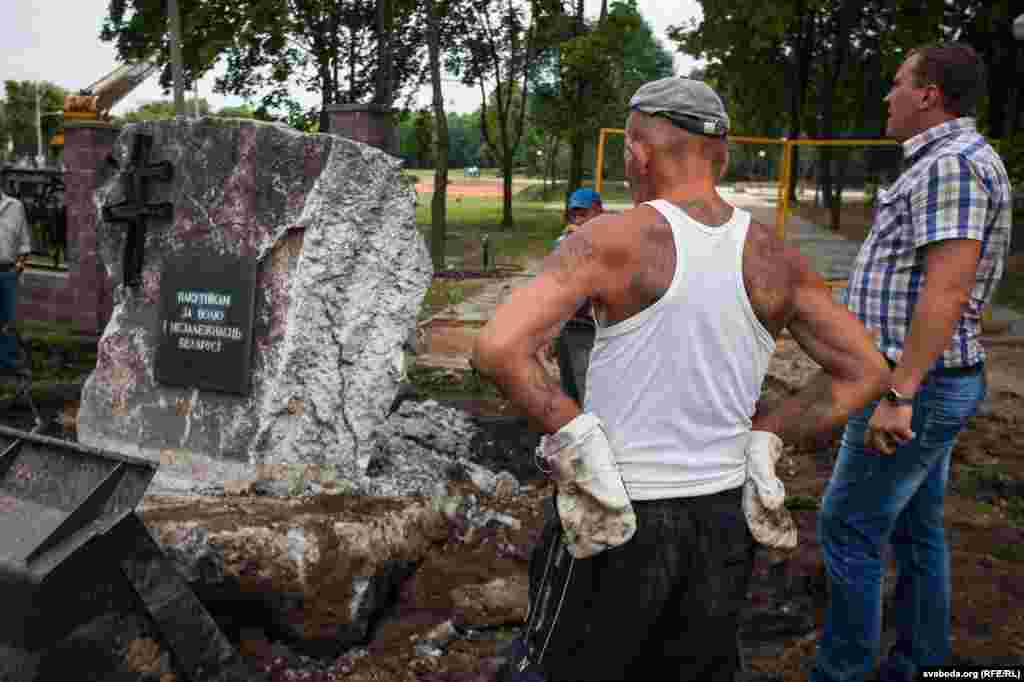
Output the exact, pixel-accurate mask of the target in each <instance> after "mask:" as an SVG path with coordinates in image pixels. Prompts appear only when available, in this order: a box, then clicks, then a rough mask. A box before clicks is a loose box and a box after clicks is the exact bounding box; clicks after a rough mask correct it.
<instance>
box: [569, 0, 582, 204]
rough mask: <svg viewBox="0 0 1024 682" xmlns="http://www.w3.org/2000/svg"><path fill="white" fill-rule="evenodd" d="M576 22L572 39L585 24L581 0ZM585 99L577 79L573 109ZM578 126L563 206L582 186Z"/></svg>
mask: <svg viewBox="0 0 1024 682" xmlns="http://www.w3.org/2000/svg"><path fill="white" fill-rule="evenodd" d="M575 18H576V21H575V22H574V23H573V37H578V36H581V35H583V33H584V31H585V30H586V24H585V23H584V21H583V19H584V18H583V0H576V17H575ZM586 97H587V84H586V83H584V82H583V81H582V80H580V79H577V80H576V82H575V83H573V100H574V106H573V109H575V110H576V111H582V110H583V109H584V106H583V103H584V101H585V98H586ZM578 126H579V124H578V123H577V124H576V125H574V126H573V129H572V132H571V133H570V135H569V182H568V185H567V186H566V188H565V206H566V207H568V205H569V195H570V194H571V193H572V192H574V191H575V190H576V189H577V188H578V187H580V186H581V185H582V184H583V151H584V147H585V144H586V141H585V140H584V139H583V135H582V133H581V132H580V130H579V128H578Z"/></svg>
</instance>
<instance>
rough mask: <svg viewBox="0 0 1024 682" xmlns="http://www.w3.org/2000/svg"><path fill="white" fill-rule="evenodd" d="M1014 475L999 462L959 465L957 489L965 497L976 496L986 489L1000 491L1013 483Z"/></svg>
mask: <svg viewBox="0 0 1024 682" xmlns="http://www.w3.org/2000/svg"><path fill="white" fill-rule="evenodd" d="M1012 482H1013V477H1012V476H1011V475H1010V474H1009V473H1007V472H1006V470H1005V469H1004V468H1003V467H1002V466H1001V465H999V464H985V465H982V466H967V465H962V466H960V467H959V472H958V476H957V481H956V489H957V491H958V492H959V494H960V495H962V496H964V497H975V496H977V495H979V494H981V493H983V492H986V491H992V492H995V491H998V490H1000V489H1002V488H1003V487H1004V486H1005V485H1007V484H1009V483H1012Z"/></svg>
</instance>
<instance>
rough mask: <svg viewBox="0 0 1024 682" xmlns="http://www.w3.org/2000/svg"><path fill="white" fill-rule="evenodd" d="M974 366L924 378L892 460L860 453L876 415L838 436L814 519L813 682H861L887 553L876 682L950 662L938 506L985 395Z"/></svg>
mask: <svg viewBox="0 0 1024 682" xmlns="http://www.w3.org/2000/svg"><path fill="white" fill-rule="evenodd" d="M986 390H987V389H986V384H985V372H984V369H983V368H982V367H981V366H979V367H977V368H976V369H975V370H974V371H968V372H961V373H948V372H947V373H942V372H933V373H932V374H931V375H929V377H928V379H927V380H926V381H925V383H924V384H923V385H922V387H921V389H920V390H919V391H918V394H917V396H916V397H915V401H914V417H913V422H912V426H911V428H912V429H913V431H914V433H915V434H916V436H915V438H914V439H913V440H912V441H910V442H908V443H906V444H904V445H903V446H901V447H900V448H899V449H897V450H896V452H895V453H894V454H892V455H888V456H886V455H881V454H879V453H877V452H874V451H871V450H869V449H867V448H866V447H865V445H864V436H865V434H866V431H867V425H868V420H869V419H870V418H871V414H872V413H873V412H874V409H875V405H877V403H876V404H875V405H869V406H868V407H867V408H866V409H864V410H863V411H861V412H858V413H855V414H854V415H853V416H852V417H851V418H850V421H849V423H848V424H847V426H846V431H845V433H844V434H843V441H842V446H841V447H840V450H839V457H838V460H837V462H836V466H835V470H834V471H833V472H832V479H831V481H829V484H828V489H827V490H826V491H825V499H824V500H823V502H822V507H821V511H820V512H819V514H818V541H819V542H820V543H821V549H822V553H823V555H824V560H825V568H826V570H827V571H828V577H829V581H830V584H831V599H830V603H829V608H828V613H827V615H826V618H825V631H824V633H823V635H822V638H821V641H820V642H819V643H818V652H817V658H816V660H815V665H814V670H813V672H812V673H811V680H812V681H813V682H825V681H826V680H833V681H836V682H838V681H843V682H846V681H849V680H863V679H865V677H866V676H867V675H869V674H870V673H871V671H872V670H873V668H874V663H875V658H876V656H877V655H878V649H879V643H880V637H881V629H882V590H881V588H882V575H883V573H884V570H885V565H884V562H883V559H882V556H883V554H882V550H883V547H884V546H885V544H886V543H890V544H891V545H892V551H893V556H894V558H895V560H896V564H897V568H898V571H899V577H898V579H897V583H896V591H895V594H894V596H895V600H896V603H895V605H894V606H895V608H894V609H893V621H894V622H893V625H894V626H895V629H896V632H897V640H896V644H895V645H894V646H893V648H892V650H891V651H890V652H889V657H888V659H887V660H886V661H885V662H884V664H883V666H882V671H881V673H882V679H883V680H911V679H913V678H914V675H915V674H916V671H917V669H918V668H920V667H921V666H930V665H943V664H945V663H947V662H948V661H949V658H950V578H949V550H948V548H947V545H946V530H945V525H944V523H943V501H944V499H945V492H946V482H947V480H948V478H949V460H950V453H951V452H952V450H953V444H954V443H955V441H956V438H957V436H958V435H959V433H960V431H962V430H963V428H964V425H965V424H966V423H967V420H968V419H969V418H970V417H971V416H972V415H973V414H974V412H975V410H976V409H977V406H978V404H979V403H980V402H981V401H982V400H983V399H984V397H985V393H986Z"/></svg>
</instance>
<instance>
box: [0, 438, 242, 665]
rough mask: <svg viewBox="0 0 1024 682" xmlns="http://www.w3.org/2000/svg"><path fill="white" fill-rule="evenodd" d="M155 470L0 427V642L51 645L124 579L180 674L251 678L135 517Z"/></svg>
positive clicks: (94, 611) (28, 647) (95, 611)
mask: <svg viewBox="0 0 1024 682" xmlns="http://www.w3.org/2000/svg"><path fill="white" fill-rule="evenodd" d="M156 468H157V467H156V465H155V464H154V463H152V462H150V461H148V460H145V459H140V458H134V457H128V456H124V455H119V454H114V453H110V452H106V451H103V450H99V449H95V448H88V447H84V446H81V445H78V444H75V443H71V442H67V441H63V440H57V439H53V438H47V437H44V436H39V435H36V434H33V433H28V432H25V431H18V430H15V429H10V428H6V427H3V426H0V605H2V608H3V611H4V615H3V617H0V645H4V646H6V647H14V648H15V649H17V650H22V651H25V652H34V651H40V650H43V649H45V648H46V647H48V646H51V645H53V644H55V643H56V642H58V641H59V640H60V639H62V638H63V637H64V636H66V635H67V634H68V633H70V632H71V631H72V630H73V629H74V628H76V627H77V626H79V625H82V624H83V623H86V622H88V621H89V620H91V619H92V618H94V617H96V616H98V615H100V614H102V613H103V610H104V609H105V608H106V607H107V605H108V604H107V603H105V602H104V598H103V590H102V589H98V587H97V586H100V585H110V584H113V583H119V584H120V585H122V586H123V584H124V582H125V581H126V582H127V584H128V586H129V587H130V588H131V589H132V590H134V592H135V594H136V595H137V596H138V599H137V600H134V601H135V602H136V604H138V605H140V606H142V607H143V608H145V609H146V611H147V612H148V614H149V616H150V617H151V619H152V622H153V623H154V624H155V625H156V627H157V628H158V630H159V631H160V635H161V637H162V639H163V641H164V643H165V644H166V645H167V647H168V648H169V649H170V650H171V653H172V656H173V658H174V660H175V663H176V664H177V667H178V668H179V669H180V673H181V674H182V675H183V676H185V677H187V678H188V679H190V680H200V679H202V680H207V679H224V680H228V679H252V676H251V674H250V675H246V677H245V678H242V677H240V676H239V675H240V671H241V666H240V663H239V660H238V656H237V652H236V651H235V649H234V648H233V647H232V646H231V644H230V642H228V641H227V639H226V638H225V637H224V635H223V633H222V632H221V631H220V629H219V628H218V627H217V625H216V623H215V622H214V621H213V619H212V618H211V617H210V615H209V613H208V612H207V611H206V609H205V608H204V607H203V605H202V603H201V602H199V600H198V599H197V598H196V596H195V594H194V593H193V592H192V591H191V588H189V586H188V583H187V582H186V581H185V579H184V578H183V577H182V576H181V574H180V573H179V572H178V571H177V569H176V568H175V566H174V565H173V564H172V563H171V562H170V561H169V560H168V559H167V558H166V557H165V556H164V554H163V552H162V551H161V549H160V547H159V546H158V545H157V544H156V543H155V542H154V540H153V539H152V537H151V536H150V535H149V532H148V531H147V530H146V528H145V526H144V525H143V523H142V521H141V519H139V517H138V516H136V514H135V508H136V506H137V505H138V504H139V502H140V501H141V500H142V497H143V494H144V493H145V492H146V488H147V487H148V486H149V484H150V482H151V481H152V479H153V476H154V474H155V473H156ZM69 663H70V662H69ZM233 671H238V673H239V674H235V673H234V672H233Z"/></svg>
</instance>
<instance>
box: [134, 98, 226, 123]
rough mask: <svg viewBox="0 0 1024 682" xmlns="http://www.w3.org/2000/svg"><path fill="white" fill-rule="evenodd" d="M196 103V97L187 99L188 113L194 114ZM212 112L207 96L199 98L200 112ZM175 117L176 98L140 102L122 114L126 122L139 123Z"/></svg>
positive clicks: (186, 109)
mask: <svg viewBox="0 0 1024 682" xmlns="http://www.w3.org/2000/svg"><path fill="white" fill-rule="evenodd" d="M195 110H196V103H195V100H194V99H189V98H186V99H185V111H186V113H187V114H190V115H191V114H194V113H195ZM209 113H210V103H209V102H207V101H206V99H205V98H200V99H199V114H200V115H202V116H206V115H208V114H209ZM171 118H174V100H169V99H163V100H157V101H155V102H146V103H145V104H140V105H139V106H138V107H137V108H135V109H134V110H133V111H129V112H128V113H126V114H124V115H123V116H121V120H123V121H124V122H126V123H138V122H140V121H165V120H167V119H171Z"/></svg>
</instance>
